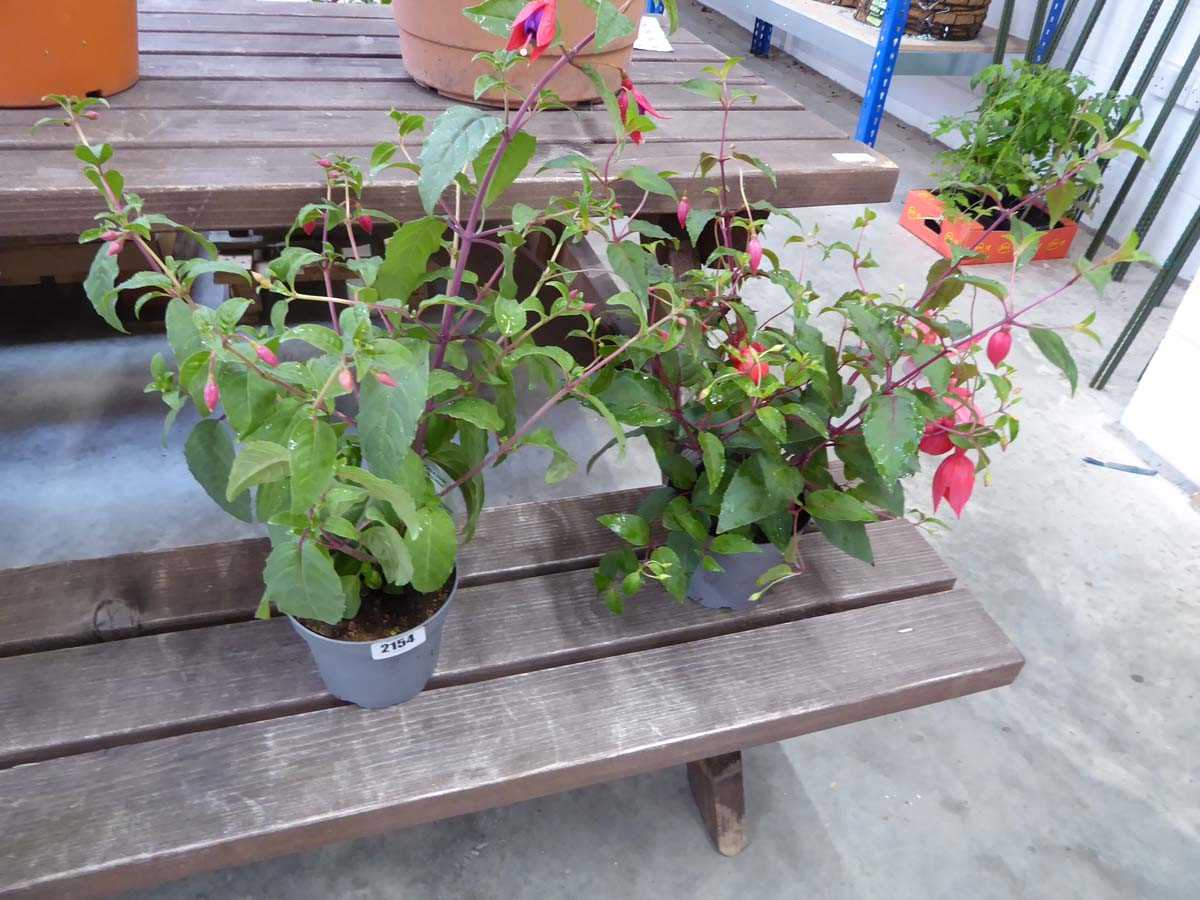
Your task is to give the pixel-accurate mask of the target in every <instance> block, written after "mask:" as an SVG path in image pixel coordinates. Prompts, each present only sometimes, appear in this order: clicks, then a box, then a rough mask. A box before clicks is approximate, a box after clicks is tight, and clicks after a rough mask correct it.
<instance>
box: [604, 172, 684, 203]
mask: <svg viewBox="0 0 1200 900" xmlns="http://www.w3.org/2000/svg"><path fill="white" fill-rule="evenodd" d="M618 177H620V178H623V179H624V180H625V181H632V182H633V183H634V184H636V185H637V186H638V187H640V188H641V189H642V190H643V191H646V192H648V193H651V194H659V195H661V196H663V197H670V198H671V199H672V200H674V199H675V188H673V187H672V186H671V182H669V181H667V179H665V178H663V177H662V176H661V175H659V174H658V173H657V172H655V171H653V170H651V169H648V168H646V167H645V166H630V167H629V168H628V169H626V170H625V171H624V172H622V173H621V174H620V176H618Z"/></svg>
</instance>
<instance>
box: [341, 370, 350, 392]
mask: <svg viewBox="0 0 1200 900" xmlns="http://www.w3.org/2000/svg"><path fill="white" fill-rule="evenodd" d="M338 384H340V385H341V386H342V388H343V389H344V390H347V391H352V390H354V375H353V373H351V371H350V370H349V369H342V371H340V372H338Z"/></svg>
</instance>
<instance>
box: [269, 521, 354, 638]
mask: <svg viewBox="0 0 1200 900" xmlns="http://www.w3.org/2000/svg"><path fill="white" fill-rule="evenodd" d="M263 581H264V582H266V591H265V593H264V594H263V600H264V601H269V602H271V603H274V604H275V606H276V607H277V608H278V609H279V611H280V612H282V613H287V614H288V615H290V616H296V617H297V618H301V619H316V620H317V621H320V622H326V623H328V624H330V625H336V624H337V623H338V622H340V621H342V618H343V615H344V613H345V611H346V596H345V591H344V589H343V587H342V582H341V579H340V578H338V574H337V572H336V571H335V570H334V568H333V560H332V559H330V557H329V554H328V552H327V551H326V550H325V549H324V548H322V547H319V546H318V545H317V544H316V542H315V541H312V540H304V541H301V540H299V539H298V538H296V537H295V536H292V535H288V536H287V537H286V539H284V540H281V541H280V542H278V543H276V544H275V546H274V547H273V548H272V549H271V554H270V556H268V557H267V564H266V567H265V568H264V569H263Z"/></svg>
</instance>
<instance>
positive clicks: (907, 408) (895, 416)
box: [826, 393, 925, 518]
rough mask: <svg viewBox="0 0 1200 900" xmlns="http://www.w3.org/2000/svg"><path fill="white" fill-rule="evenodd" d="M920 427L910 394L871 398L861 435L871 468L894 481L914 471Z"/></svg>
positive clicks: (922, 424) (920, 419) (920, 418)
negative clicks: (871, 463) (870, 459)
mask: <svg viewBox="0 0 1200 900" xmlns="http://www.w3.org/2000/svg"><path fill="white" fill-rule="evenodd" d="M924 430H925V417H924V416H922V415H921V410H920V409H919V408H918V407H917V402H916V400H914V399H913V397H912V396H911V395H910V394H908V393H895V394H880V395H876V396H874V397H872V398H871V400H870V402H869V403H868V404H867V413H866V416H865V418H864V420H863V437H864V439H865V440H866V443H867V450H868V451H870V453H871V458H872V459H873V460H874V461H875V468H876V469H877V470H878V471H879V474H880V476H881V477H882V478H883V479H884V480H885V481H895V480H896V479H897V478H900V477H902V476H904V475H911V474H912V473H913V472H915V471H916V470H917V445H918V444H919V443H920V441H921V437H922V435H923V434H924ZM826 518H835V517H830V516H827V517H826Z"/></svg>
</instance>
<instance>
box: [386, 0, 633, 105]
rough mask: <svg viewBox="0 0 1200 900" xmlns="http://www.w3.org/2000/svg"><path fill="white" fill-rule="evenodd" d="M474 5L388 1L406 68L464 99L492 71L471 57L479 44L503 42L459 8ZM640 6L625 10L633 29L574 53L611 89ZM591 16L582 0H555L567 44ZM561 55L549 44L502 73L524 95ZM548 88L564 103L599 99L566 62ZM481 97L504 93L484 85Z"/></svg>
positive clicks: (591, 22) (487, 99)
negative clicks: (595, 47)
mask: <svg viewBox="0 0 1200 900" xmlns="http://www.w3.org/2000/svg"><path fill="white" fill-rule="evenodd" d="M474 5H475V4H474V3H461V4H460V3H456V2H453V0H451V2H448V3H447V2H440V3H439V2H430V0H393V2H392V10H393V11H394V13H395V16H396V25H397V26H398V27H399V29H400V51H401V53H402V54H403V56H404V65H405V67H406V68H407V69H408V71H409V74H410V75H412V77H413V78H414V79H416V80H417V81H418V82H420V83H421V84H423V85H426V86H427V87H431V88H433V89H434V90H435V91H437V92H438V93H439V94H443V95H445V96H447V97H453V98H454V99H456V100H466V101H468V102H473V98H474V94H475V79H476V78H478V77H479V76H480V75H487V74H489V73H490V72H491V69H490V68H489V67H488V65H487V64H486V63H483V62H475V61H474V60H473V59H472V57H474V56H475V54H476V53H479V52H480V51H481V50H491V51H495V50H501V49H503V48H504V45H505V44H506V43H507V40H506V39H505V38H501V37H497V36H496V35H494V34H491V33H489V32H487V31H485V30H484V29H482V28H480V27H479V26H478V25H476V24H475V23H474V22H472V21H471V20H470V19H468V18H466V17H465V16H464V15H463V14H462V10H463V8H464V7H467V6H474ZM644 9H645V3H644V0H633V2H631V3H630V4H629V8H628V9H627V10H626V11H625V15H626V16H627V17H628V19H629V21H630V22H632V23H633V26H634V29H633V33H632V34H629V35H627V36H625V37H624V38H621V39H620V40H616V41H613V42H612V43H611V44H609V45H608V46H607V47H605V48H604V50H603V51H600V52H590V48H589V52H585V53H583V54H581V55H580V57H579V62H580V64H581V65H591V66H595V68H596V70H597V71H599V72H600V73H601V74H602V75H603V76H604V79H605V81H606V82H607V83H608V86H609V87H610V88H612V89H614V90H615V89H616V87H617V85H618V84H619V83H620V72H621V70H622V69H626V68H628V67H629V57H630V54H631V53H632V52H633V41H634V38H635V37H636V36H637V25H638V22H639V21H641V15H642V11H643V10H644ZM595 22H596V16H595V13H593V12H592V11H591V10H590V9H589V8H588V7H587V6H585V5H584V4H583V2H582V0H559V4H558V23H559V29H560V32H561V34H562V38H563V41H564V42H565V43H566V45H567V46H568V47H572V46H574V45H575V44H576V43H578V42H579V41H580V40H582V39H583V37H584V36H586V35H587V34H588V32H590V31H591V30H592V29H593V28H594V26H595ZM560 55H561V54H559V53H557V52H556V51H555V50H553V49H551V50H547V51H546V52H545V53H544V54H543V55H542V56H541V57H540V58H539V59H538V60H537V61H536V62H532V63H529V62H522V63H518V64H517V65H516V66H515V67H514V68H512V69H511V70H509V72H508V74H507V78H508V80H509V82H511V83H512V84H513V85H515V87H516V89H517V91H518V92H520V94H521V96H522V97H524V96H525V95H526V94H527V93H528V91H529V89H530V88H531V87H532V86H533V84H534V83H535V82H536V81H537V79H538V78H540V77H541V76H542V75H543V74H545V72H546V70H547V69H548V68H549V67H550V66H551V65H552V64H553V63H554V61H555V60H556V59H558V57H559V56H560ZM552 88H553V90H554V91H555V92H556V93H557V94H558V96H559V97H560V98H561V99H562V100H563V101H564V102H566V103H586V102H590V101H592V100H596V99H598V98H597V96H596V89H595V88H594V87H593V86H592V82H591V81H590V80H589V79H588V77H587V76H586V75H584V74H583V73H582V72H580V71H579V70H578V69H575V68H572V67H570V66H568V67H566V68H564V69H563V70H562V71H561V72H560V73H559V74H558V76H557V77H556V78H555V79H554V84H553V85H552ZM480 101H481V102H484V103H491V104H493V105H494V104H497V103H501V102H503V98H502V96H501V95H500V94H499V93H498V92H496V91H489V92H488V93H486V94H484V95H483V97H481V98H480Z"/></svg>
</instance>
